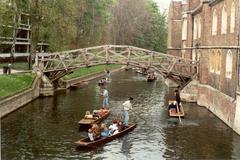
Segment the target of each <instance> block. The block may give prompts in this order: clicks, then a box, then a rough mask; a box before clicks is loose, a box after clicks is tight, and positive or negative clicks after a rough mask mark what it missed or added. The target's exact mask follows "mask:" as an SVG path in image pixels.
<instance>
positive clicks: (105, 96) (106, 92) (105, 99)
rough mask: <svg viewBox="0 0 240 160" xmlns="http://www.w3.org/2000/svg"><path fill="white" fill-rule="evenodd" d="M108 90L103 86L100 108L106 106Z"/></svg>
mask: <svg viewBox="0 0 240 160" xmlns="http://www.w3.org/2000/svg"><path fill="white" fill-rule="evenodd" d="M108 105H109V104H108V91H107V89H106V87H104V88H103V107H102V108H105V107H108Z"/></svg>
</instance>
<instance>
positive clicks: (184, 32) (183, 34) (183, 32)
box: [182, 18, 187, 40]
mask: <svg viewBox="0 0 240 160" xmlns="http://www.w3.org/2000/svg"><path fill="white" fill-rule="evenodd" d="M182 40H187V19H186V18H184V19H183V27H182Z"/></svg>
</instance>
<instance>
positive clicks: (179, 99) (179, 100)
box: [174, 90, 181, 112]
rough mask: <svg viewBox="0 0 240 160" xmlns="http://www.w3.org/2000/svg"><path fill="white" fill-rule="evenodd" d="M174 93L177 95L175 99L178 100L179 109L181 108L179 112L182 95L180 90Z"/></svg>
mask: <svg viewBox="0 0 240 160" xmlns="http://www.w3.org/2000/svg"><path fill="white" fill-rule="evenodd" d="M174 95H175V100H176V101H177V105H178V109H179V112H180V105H181V97H180V94H179V91H178V90H175V91H174Z"/></svg>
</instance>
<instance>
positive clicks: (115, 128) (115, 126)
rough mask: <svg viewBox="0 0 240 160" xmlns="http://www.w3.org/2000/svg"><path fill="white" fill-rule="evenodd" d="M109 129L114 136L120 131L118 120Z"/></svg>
mask: <svg viewBox="0 0 240 160" xmlns="http://www.w3.org/2000/svg"><path fill="white" fill-rule="evenodd" d="M108 129H109V130H110V134H111V135H114V132H115V131H117V130H118V122H117V121H116V120H113V122H112V124H111V125H110V126H109V127H108ZM115 134H116V133H115Z"/></svg>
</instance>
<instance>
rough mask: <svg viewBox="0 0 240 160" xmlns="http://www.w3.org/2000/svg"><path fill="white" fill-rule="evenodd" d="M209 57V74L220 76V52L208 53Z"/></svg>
mask: <svg viewBox="0 0 240 160" xmlns="http://www.w3.org/2000/svg"><path fill="white" fill-rule="evenodd" d="M209 54H210V57H209V66H210V72H212V73H216V74H220V71H221V65H222V63H221V61H222V58H221V52H220V51H215V50H213V51H211V50H210V51H209Z"/></svg>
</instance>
